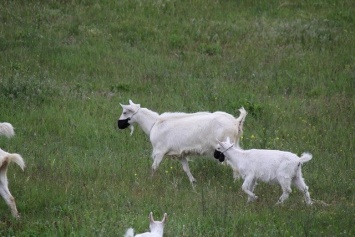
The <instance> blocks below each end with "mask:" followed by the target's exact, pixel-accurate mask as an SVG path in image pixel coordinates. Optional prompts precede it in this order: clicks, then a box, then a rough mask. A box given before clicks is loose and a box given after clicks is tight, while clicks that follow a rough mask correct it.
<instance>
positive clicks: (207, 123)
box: [150, 112, 238, 153]
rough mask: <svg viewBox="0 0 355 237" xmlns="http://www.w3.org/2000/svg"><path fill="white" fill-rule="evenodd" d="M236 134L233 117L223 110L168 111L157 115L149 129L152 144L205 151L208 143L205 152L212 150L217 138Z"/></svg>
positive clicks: (232, 136)
mask: <svg viewBox="0 0 355 237" xmlns="http://www.w3.org/2000/svg"><path fill="white" fill-rule="evenodd" d="M237 133H238V130H237V128H236V119H235V118H234V117H233V116H232V115H230V114H227V113H224V112H215V113H209V112H199V113H192V114H185V113H168V114H162V115H161V116H159V118H158V120H157V122H156V124H155V125H154V126H153V127H152V129H151V133H150V140H151V142H152V144H153V146H155V145H157V146H167V147H174V148H181V149H182V150H185V148H188V147H191V150H199V149H200V150H204V149H205V148H206V146H208V147H209V149H208V150H209V151H208V152H210V153H212V152H213V150H214V147H215V143H216V138H217V139H223V138H225V137H226V136H230V137H231V138H232V139H233V140H234V139H235V138H236V136H237Z"/></svg>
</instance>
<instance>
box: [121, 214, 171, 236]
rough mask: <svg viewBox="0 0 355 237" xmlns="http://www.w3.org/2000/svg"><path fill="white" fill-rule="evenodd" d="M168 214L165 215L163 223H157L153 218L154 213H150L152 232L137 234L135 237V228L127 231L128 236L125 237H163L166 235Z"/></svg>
mask: <svg viewBox="0 0 355 237" xmlns="http://www.w3.org/2000/svg"><path fill="white" fill-rule="evenodd" d="M167 216H168V215H167V214H166V213H164V217H163V219H162V220H161V221H155V220H154V218H153V213H152V212H150V213H149V222H150V224H149V229H150V232H145V233H142V234H137V235H134V230H133V228H129V229H128V230H127V231H126V234H125V236H124V237H163V233H164V226H165V223H166V220H167Z"/></svg>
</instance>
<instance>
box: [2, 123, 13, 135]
mask: <svg viewBox="0 0 355 237" xmlns="http://www.w3.org/2000/svg"><path fill="white" fill-rule="evenodd" d="M0 135H4V136H6V137H13V136H14V135H15V132H14V128H13V127H12V125H11V124H10V123H6V122H4V123H0Z"/></svg>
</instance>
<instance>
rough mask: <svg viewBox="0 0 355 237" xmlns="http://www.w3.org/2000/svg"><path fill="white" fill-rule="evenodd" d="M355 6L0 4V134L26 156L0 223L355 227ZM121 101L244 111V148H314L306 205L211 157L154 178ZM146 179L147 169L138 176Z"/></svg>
mask: <svg viewBox="0 0 355 237" xmlns="http://www.w3.org/2000/svg"><path fill="white" fill-rule="evenodd" d="M354 13H355V5H354V3H353V2H352V1H350V0H345V1H284V2H282V1H281V2H280V1H265V2H263V1H174V0H173V1H150V0H147V1H126V0H123V1H89V0H88V1H20V0H19V1H7V0H6V1H1V2H0V51H1V52H0V54H1V57H0V101H1V103H0V111H1V112H0V121H1V122H3V121H7V122H11V123H12V124H13V125H14V126H15V128H16V136H15V137H14V138H12V139H6V138H4V137H0V147H1V148H2V149H4V150H7V151H9V152H16V153H20V154H22V156H23V157H24V159H25V161H26V164H27V167H26V169H25V172H21V171H20V169H18V167H16V166H15V165H11V167H10V168H9V172H8V177H9V182H10V190H11V191H12V194H13V195H14V196H15V197H16V201H17V206H18V209H19V211H20V213H21V216H22V218H21V220H15V219H13V218H12V217H11V215H10V211H9V209H8V207H7V206H6V204H5V202H3V201H0V236H26V237H27V236H123V234H124V232H125V230H126V229H127V228H128V227H130V226H133V227H134V228H135V229H136V230H137V231H138V232H143V231H147V229H148V218H147V216H148V213H149V212H150V211H153V212H154V216H155V217H156V219H159V218H161V217H162V215H163V213H164V212H167V213H168V222H167V225H166V229H165V235H166V236H179V237H181V236H186V237H188V236H201V237H202V236H203V237H205V236H354V234H355V231H354V228H353V222H354V219H355V216H354V213H355V208H354V189H355V185H354V181H355V175H354V155H353V154H354V152H355V151H354V141H355V139H354V134H355V129H354V123H353V120H354V117H355V99H354V91H355V58H354V55H355V31H354V29H355V14H354ZM128 99H132V100H133V101H134V102H136V103H140V104H141V106H142V107H146V108H149V109H152V110H154V111H157V112H159V113H162V112H165V111H184V112H195V111H216V110H221V111H226V112H228V113H231V114H233V115H235V116H238V115H239V113H238V108H240V107H241V106H244V107H245V108H246V110H247V111H248V112H249V114H248V116H247V119H246V122H245V130H244V136H243V139H242V146H243V147H244V148H246V149H248V148H268V149H280V150H289V151H292V152H294V153H297V154H300V153H302V152H304V151H309V152H311V153H312V154H313V160H312V161H311V162H309V163H307V164H306V165H305V166H304V167H303V174H304V178H305V180H306V183H307V184H308V185H309V187H310V192H311V197H312V198H313V199H315V204H314V205H313V206H312V207H307V206H306V205H305V204H304V203H303V201H302V195H301V194H300V193H298V192H297V191H296V190H294V192H293V193H292V194H291V196H290V199H289V200H288V201H287V202H286V203H285V204H284V205H283V206H281V207H276V206H274V204H275V203H276V201H277V199H278V197H279V196H280V194H281V191H280V189H279V187H277V186H270V185H267V184H259V185H258V186H257V188H256V191H255V192H256V194H257V195H258V196H259V197H260V198H259V200H258V201H257V202H256V203H253V204H246V200H247V196H246V194H244V193H243V191H242V190H241V188H240V187H241V184H242V181H237V182H233V178H232V171H231V169H230V168H229V167H226V166H223V165H217V163H216V162H215V161H212V160H210V159H203V158H200V159H197V160H195V161H193V162H190V168H191V172H192V174H193V175H194V176H195V178H196V179H197V181H198V184H197V187H196V191H193V189H192V188H191V185H190V184H189V181H188V178H187V176H186V174H185V173H184V171H183V170H182V167H181V165H180V163H179V162H177V161H176V160H171V159H164V161H163V162H162V163H161V166H160V167H159V171H158V173H157V174H156V175H155V176H154V177H150V173H151V171H150V167H151V164H152V160H151V159H150V154H151V145H150V142H149V138H148V137H147V136H146V135H145V134H144V133H143V132H142V130H140V129H139V128H138V127H137V126H136V130H135V132H134V134H133V136H132V137H130V136H129V131H125V130H124V131H122V130H118V128H117V125H116V122H117V119H118V117H119V116H120V114H121V112H122V111H121V107H120V106H119V103H123V104H127V103H128ZM147 177H148V178H147Z"/></svg>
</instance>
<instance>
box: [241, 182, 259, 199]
mask: <svg viewBox="0 0 355 237" xmlns="http://www.w3.org/2000/svg"><path fill="white" fill-rule="evenodd" d="M254 185H255V180H254V177H253V176H247V177H246V178H245V180H244V183H243V185H242V190H243V191H244V192H245V193H246V194H248V202H253V201H255V200H256V199H257V198H258V197H257V196H256V195H255V194H254V193H253V192H252V191H250V190H249V189H254Z"/></svg>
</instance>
